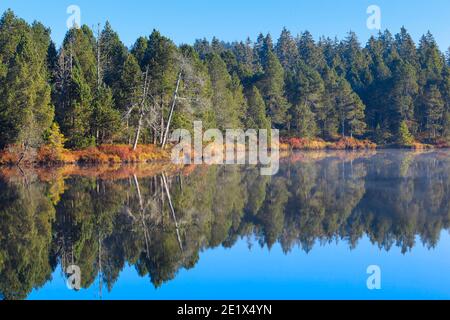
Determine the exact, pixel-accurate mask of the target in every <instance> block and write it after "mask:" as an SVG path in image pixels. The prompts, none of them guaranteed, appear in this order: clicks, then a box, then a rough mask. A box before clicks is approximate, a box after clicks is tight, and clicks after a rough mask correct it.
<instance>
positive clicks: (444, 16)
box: [0, 0, 450, 51]
mask: <svg viewBox="0 0 450 320" xmlns="http://www.w3.org/2000/svg"><path fill="white" fill-rule="evenodd" d="M72 4H75V5H78V6H79V7H80V9H81V22H82V23H83V24H87V25H89V26H91V27H92V26H96V25H97V23H99V22H100V23H104V22H105V21H106V20H109V21H110V22H111V24H112V25H113V28H114V29H115V30H117V31H118V32H119V34H120V36H121V38H122V40H123V41H124V43H125V44H126V45H128V46H129V45H131V44H132V43H133V42H134V41H135V39H136V38H137V37H138V36H141V35H148V34H150V32H151V31H152V29H154V28H156V29H158V30H160V31H161V32H162V33H163V34H164V35H166V36H168V37H170V38H171V39H173V40H174V41H175V42H176V43H193V41H194V40H195V39H198V38H203V37H206V38H209V39H210V38H212V37H213V36H217V37H218V38H220V39H222V40H225V41H234V40H244V39H245V38H246V37H247V36H250V37H251V38H252V39H253V40H254V39H255V38H256V36H257V34H258V33H259V32H264V33H266V32H270V33H271V34H272V35H273V37H274V38H278V36H279V34H280V31H281V29H282V28H283V26H286V27H287V28H288V29H290V30H291V31H292V33H293V34H297V33H299V32H301V31H303V30H305V29H308V30H309V31H311V32H312V34H313V35H314V36H315V37H316V38H317V37H318V36H319V35H327V36H331V37H334V36H338V37H339V38H342V37H344V36H345V34H346V32H348V31H349V30H353V31H356V32H357V34H358V35H359V37H360V40H361V41H362V42H363V43H365V42H366V40H367V39H368V37H369V36H370V35H371V34H373V33H376V32H375V31H372V30H369V29H367V27H366V20H367V18H368V15H367V13H366V10H367V7H368V6H369V5H372V4H374V5H378V6H379V7H380V8H381V14H382V15H381V17H382V28H383V29H385V28H388V29H389V30H391V31H393V32H397V31H398V30H399V29H400V27H401V26H402V25H405V26H406V28H407V29H408V30H409V31H410V32H411V34H412V35H413V37H414V39H415V40H416V41H418V39H419V38H420V36H421V35H422V34H423V33H425V32H426V31H427V30H430V31H431V32H432V33H433V34H434V36H435V38H436V40H437V41H438V43H439V45H440V47H441V50H442V51H446V50H447V49H448V47H449V46H450V1H448V0H428V1H424V0H395V1H392V0H342V1H337V0H284V1H283V0H149V1H143V0H126V1H119V0H70V1H67V0H0V11H2V12H3V11H4V10H6V9H7V8H11V9H13V10H14V11H15V12H16V14H17V15H19V16H20V17H22V18H24V19H26V20H27V21H30V22H31V21H33V20H35V19H37V20H39V21H41V22H43V23H44V24H45V25H47V26H49V27H51V29H52V36H53V39H54V40H55V42H56V43H57V44H60V43H61V41H62V39H63V37H64V34H65V32H66V31H67V28H66V21H67V18H68V17H69V15H68V14H67V13H66V10H67V7H68V6H69V5H72Z"/></svg>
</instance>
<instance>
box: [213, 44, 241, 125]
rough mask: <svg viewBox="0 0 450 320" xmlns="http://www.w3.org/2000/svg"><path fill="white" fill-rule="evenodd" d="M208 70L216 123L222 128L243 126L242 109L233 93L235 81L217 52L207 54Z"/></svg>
mask: <svg viewBox="0 0 450 320" xmlns="http://www.w3.org/2000/svg"><path fill="white" fill-rule="evenodd" d="M207 65H208V72H209V76H210V78H211V84H212V92H213V96H212V108H213V110H214V117H215V123H216V125H217V127H218V128H220V129H237V128H240V127H241V123H240V119H241V117H240V111H241V110H239V108H238V104H237V102H236V100H235V97H234V93H233V82H232V78H231V76H230V74H229V73H228V70H227V67H226V65H225V62H224V61H223V60H222V59H221V58H220V56H218V55H217V54H214V53H213V54H210V55H208V56H207Z"/></svg>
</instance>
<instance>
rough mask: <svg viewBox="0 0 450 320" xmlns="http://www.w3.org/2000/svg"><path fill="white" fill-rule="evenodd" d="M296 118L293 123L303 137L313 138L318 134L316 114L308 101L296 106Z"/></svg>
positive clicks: (296, 130) (298, 133)
mask: <svg viewBox="0 0 450 320" xmlns="http://www.w3.org/2000/svg"><path fill="white" fill-rule="evenodd" d="M294 113H295V118H294V119H293V123H294V126H295V132H296V134H297V135H298V136H299V137H302V138H313V137H315V136H316V135H317V132H318V130H317V125H316V120H315V115H314V113H313V112H312V111H311V109H310V107H309V105H308V104H306V103H300V104H299V105H297V106H295V107H294Z"/></svg>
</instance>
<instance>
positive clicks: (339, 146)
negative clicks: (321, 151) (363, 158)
mask: <svg viewBox="0 0 450 320" xmlns="http://www.w3.org/2000/svg"><path fill="white" fill-rule="evenodd" d="M376 148H377V145H376V144H375V143H373V142H371V141H370V140H367V139H366V140H358V139H356V138H352V137H343V138H341V139H339V140H338V141H336V142H334V143H332V144H330V145H329V149H333V150H361V149H376Z"/></svg>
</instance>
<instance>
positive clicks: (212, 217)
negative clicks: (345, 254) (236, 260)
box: [0, 151, 450, 299]
mask: <svg viewBox="0 0 450 320" xmlns="http://www.w3.org/2000/svg"><path fill="white" fill-rule="evenodd" d="M449 198H450V160H449V153H448V152H446V151H442V152H430V153H413V152H403V151H379V152H378V153H370V154H365V153H301V154H294V155H292V156H291V157H289V158H286V159H283V160H282V165H281V169H280V172H279V174H278V175H276V176H273V177H267V176H261V175H260V172H259V170H258V168H256V167H248V166H221V167H219V166H212V167H206V166H201V167H197V168H194V167H189V168H185V169H183V170H175V169H174V168H161V169H160V170H159V169H156V168H149V167H148V166H141V167H134V168H133V167H121V168H111V167H108V168H76V167H72V168H66V167H65V168H59V169H54V170H44V169H39V170H21V171H18V170H17V169H14V168H10V169H3V170H2V172H1V178H0V293H1V294H2V296H4V297H5V298H6V299H24V298H26V297H27V296H28V294H29V293H30V292H31V290H32V289H33V288H39V287H41V286H43V285H44V284H45V283H46V282H48V281H49V280H51V275H52V273H53V272H54V271H55V270H56V269H57V268H60V269H61V272H63V270H65V268H66V267H67V266H69V265H73V264H75V265H78V266H79V267H80V268H81V270H82V274H83V277H82V287H83V288H87V287H90V286H92V285H93V284H94V282H95V281H96V280H97V279H100V281H102V282H104V283H105V284H106V286H107V288H108V289H109V290H112V288H113V286H114V284H115V282H116V281H117V279H118V277H119V273H120V271H121V270H123V269H124V267H125V265H126V264H131V265H134V266H135V267H136V269H137V271H138V273H139V275H140V276H142V277H147V276H148V277H149V279H151V281H152V283H153V285H154V286H156V287H159V286H161V285H162V284H163V283H165V282H167V281H169V280H171V279H174V278H175V276H176V274H177V272H178V271H179V270H180V269H181V268H186V269H189V268H193V267H194V266H195V265H196V263H197V262H198V260H199V253H200V252H201V251H202V250H205V249H207V248H214V247H217V246H224V247H232V246H233V245H234V244H235V243H236V242H237V241H238V240H239V239H241V238H248V239H256V241H257V242H258V243H259V244H260V245H261V246H267V247H269V248H270V247H272V246H273V245H274V244H275V243H279V244H280V245H281V246H282V248H283V250H284V252H285V253H286V254H288V253H289V251H290V250H292V248H293V247H294V246H299V247H300V248H302V249H303V250H305V251H310V250H313V248H314V246H315V245H318V244H322V245H323V244H326V243H329V242H332V241H337V240H343V241H346V242H348V244H349V247H350V248H355V247H356V246H357V243H358V240H360V239H361V238H362V237H364V236H367V237H369V239H370V240H371V241H372V243H373V244H374V245H377V246H379V247H380V248H381V249H384V250H390V248H391V247H393V246H397V247H400V248H401V249H402V251H403V252H407V251H408V250H411V249H412V248H413V247H414V245H415V241H416V239H418V237H419V238H420V239H421V241H422V242H423V243H424V244H425V245H426V246H428V247H429V248H432V247H434V246H436V244H437V243H438V241H439V235H440V233H441V232H442V230H444V229H448V227H449V219H450V204H449V203H450V201H449V200H450V199H449ZM101 286H102V284H100V287H101Z"/></svg>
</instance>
